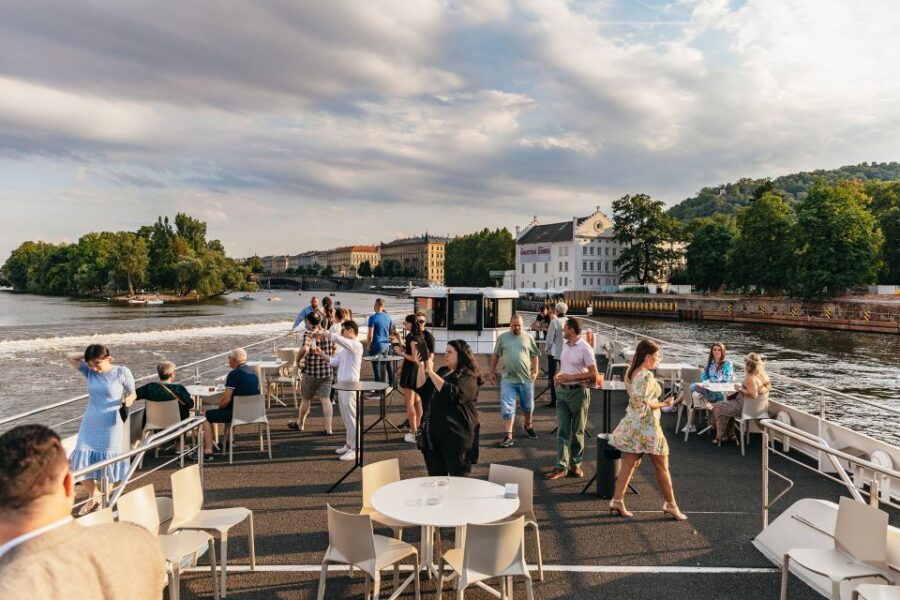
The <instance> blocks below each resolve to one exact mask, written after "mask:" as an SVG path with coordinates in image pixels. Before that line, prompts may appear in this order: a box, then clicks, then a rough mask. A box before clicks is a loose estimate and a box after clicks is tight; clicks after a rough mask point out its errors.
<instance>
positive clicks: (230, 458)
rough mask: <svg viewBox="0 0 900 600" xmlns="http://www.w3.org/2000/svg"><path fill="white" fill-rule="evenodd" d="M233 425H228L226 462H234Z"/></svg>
mask: <svg viewBox="0 0 900 600" xmlns="http://www.w3.org/2000/svg"><path fill="white" fill-rule="evenodd" d="M233 452H234V427H233V426H231V425H229V426H228V464H229V465H231V464H234V454H233Z"/></svg>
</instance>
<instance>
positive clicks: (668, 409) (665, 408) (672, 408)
mask: <svg viewBox="0 0 900 600" xmlns="http://www.w3.org/2000/svg"><path fill="white" fill-rule="evenodd" d="M659 410H661V411H663V412H664V413H673V412H675V411H676V410H678V407H677V406H663V407H662V408H661V409H659Z"/></svg>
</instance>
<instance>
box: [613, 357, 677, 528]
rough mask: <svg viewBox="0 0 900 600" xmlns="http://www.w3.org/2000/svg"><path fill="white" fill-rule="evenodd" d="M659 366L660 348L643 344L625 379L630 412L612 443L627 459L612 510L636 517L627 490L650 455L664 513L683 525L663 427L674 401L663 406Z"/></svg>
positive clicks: (628, 411) (669, 401)
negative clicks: (667, 409) (661, 411)
mask: <svg viewBox="0 0 900 600" xmlns="http://www.w3.org/2000/svg"><path fill="white" fill-rule="evenodd" d="M658 363H659V346H657V345H656V344H655V343H653V342H652V341H650V340H641V341H640V342H639V343H638V345H637V349H636V351H635V353H634V358H633V359H632V361H631V366H630V367H628V372H627V374H626V375H625V383H626V385H627V391H628V408H627V409H626V410H625V416H624V417H623V418H622V420H621V421H620V422H619V424H618V425H617V426H616V429H615V430H614V431H613V432H612V435H611V437H610V443H611V444H612V445H613V446H615V447H616V448H618V449H619V450H621V451H622V453H623V456H622V468H621V470H620V471H619V476H618V478H617V479H616V489H615V492H614V493H613V499H612V500H611V501H610V503H609V510H610V512H618V513H619V515H621V516H623V517H631V516H633V515H632V513H630V512H628V510H627V509H626V508H625V490H626V489H628V484H629V483H630V482H631V477H632V476H633V475H634V471H635V469H637V467H638V465H640V464H641V458H642V457H643V455H644V454H648V455H649V456H650V460H651V461H652V463H653V469H654V470H655V471H656V482H657V484H659V488H660V490H661V491H662V494H663V497H664V498H665V500H666V502H665V504H663V512H665V513H667V514H669V515H671V516H672V517H674V518H675V519H678V520H679V521H683V520H685V519H687V517H686V516H685V515H684V514H683V513H682V512H681V511H680V510H679V509H678V504H676V503H675V492H674V490H673V489H672V476H671V475H670V474H669V444H668V442H666V437H665V435H664V434H663V431H662V428H661V427H660V425H659V409H660V408H662V407H663V406H669V405H671V404H672V398H671V397H669V398H666V400H665V401H664V402H659V397H660V395H662V388H661V387H660V385H659V383H658V382H657V381H656V378H655V377H654V376H653V369H655V368H656V365H657V364H658Z"/></svg>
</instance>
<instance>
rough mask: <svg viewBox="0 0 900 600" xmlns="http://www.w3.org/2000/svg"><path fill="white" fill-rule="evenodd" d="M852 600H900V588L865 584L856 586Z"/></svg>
mask: <svg viewBox="0 0 900 600" xmlns="http://www.w3.org/2000/svg"><path fill="white" fill-rule="evenodd" d="M850 600H900V587H898V586H896V585H876V584H874V583H863V584H862V585H858V586H856V589H855V590H853V595H852V596H850Z"/></svg>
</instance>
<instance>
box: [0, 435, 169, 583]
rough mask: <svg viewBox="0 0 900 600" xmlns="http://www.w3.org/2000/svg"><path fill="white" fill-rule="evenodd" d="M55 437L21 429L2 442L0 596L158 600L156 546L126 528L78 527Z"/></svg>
mask: <svg viewBox="0 0 900 600" xmlns="http://www.w3.org/2000/svg"><path fill="white" fill-rule="evenodd" d="M74 488H75V484H74V482H73V480H72V473H71V472H70V471H69V463H68V461H67V460H66V453H65V450H63V447H62V443H61V442H60V439H59V436H58V435H56V433H54V432H53V430H51V429H48V428H47V427H44V426H42V425H23V426H20V427H16V428H15V429H11V430H10V431H8V432H6V433H5V434H3V435H2V436H0V598H3V599H4V600H17V599H23V600H37V599H38V598H40V599H41V600H45V599H46V600H52V599H56V598H60V599H62V598H66V599H69V598H104V599H107V600H112V599H118V598H122V599H123V600H124V599H126V598H127V599H128V600H143V599H145V598H146V599H148V600H150V599H152V600H159V598H160V597H161V595H162V588H163V584H164V579H165V559H164V558H163V555H162V551H161V549H160V546H159V542H158V541H157V540H156V538H154V537H153V536H152V535H151V534H150V533H148V532H147V531H146V530H145V529H143V528H141V527H139V526H137V525H132V524H129V523H109V524H104V525H95V526H93V527H82V526H81V525H79V524H77V523H76V522H75V521H74V520H73V519H72V516H71V513H72V505H73V504H74V500H75V489H74Z"/></svg>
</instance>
